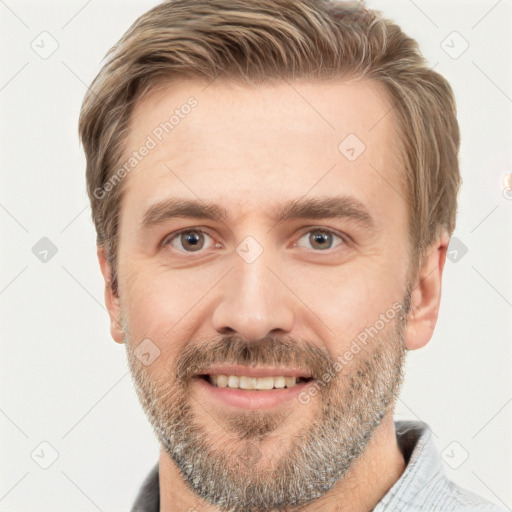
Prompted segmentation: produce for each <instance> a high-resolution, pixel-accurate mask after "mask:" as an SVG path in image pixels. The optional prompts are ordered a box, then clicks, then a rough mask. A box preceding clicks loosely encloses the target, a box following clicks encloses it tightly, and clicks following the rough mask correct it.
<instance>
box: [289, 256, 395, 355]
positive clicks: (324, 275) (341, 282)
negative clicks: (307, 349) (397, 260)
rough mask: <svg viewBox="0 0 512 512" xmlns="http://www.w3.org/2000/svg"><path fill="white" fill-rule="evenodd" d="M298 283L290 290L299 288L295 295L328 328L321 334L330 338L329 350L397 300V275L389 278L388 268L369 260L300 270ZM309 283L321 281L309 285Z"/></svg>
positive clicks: (338, 346)
mask: <svg viewBox="0 0 512 512" xmlns="http://www.w3.org/2000/svg"><path fill="white" fill-rule="evenodd" d="M308 276H309V277H308ZM300 282H301V283H302V284H301V285H300V288H299V281H297V282H296V287H295V288H294V289H295V290H299V289H301V290H302V291H301V292H298V294H299V296H300V297H301V298H302V299H303V301H304V303H305V304H307V305H308V306H309V307H310V308H311V309H313V311H314V312H315V313H317V314H318V315H319V316H320V317H321V318H322V320H323V321H324V322H325V324H326V325H327V326H328V327H329V328H330V330H327V331H326V332H325V335H326V336H327V338H328V339H330V340H331V342H330V343H329V344H330V345H331V349H332V351H333V352H340V351H343V350H345V348H346V346H348V345H350V342H351V341H352V340H353V339H354V338H355V337H356V336H357V335H358V334H359V333H360V332H361V331H363V330H364V329H365V328H367V327H369V326H372V325H374V324H375V322H376V321H377V320H378V319H379V318H380V315H381V314H385V313H386V311H388V310H389V309H392V305H393V303H395V302H396V301H397V300H400V299H401V295H400V287H399V276H395V277H393V274H392V272H390V271H389V268H387V267H386V266H385V265H383V264H382V263H381V264H376V263H375V262H372V261H371V260H370V259H366V260H365V261H363V260H362V261H361V262H357V263H356V262H353V263H351V264H350V265H348V266H347V267H346V268H345V267H339V268H338V269H336V268H332V267H331V268H324V269H322V270H321V271H320V270H319V268H318V267H317V268H316V269H314V270H312V271H311V274H310V275H309V274H308V272H304V271H303V272H302V275H301V280H300ZM305 283H309V284H307V285H305ZM311 283H324V284H323V286H314V287H312V286H311ZM328 339H326V340H325V342H326V344H327V343H328Z"/></svg>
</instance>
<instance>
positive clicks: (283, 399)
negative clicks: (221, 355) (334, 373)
mask: <svg viewBox="0 0 512 512" xmlns="http://www.w3.org/2000/svg"><path fill="white" fill-rule="evenodd" d="M194 380H195V381H196V385H197V386H199V389H200V391H201V392H202V393H204V395H205V396H206V397H207V398H208V399H212V400H216V401H218V402H220V403H222V404H224V405H229V406H232V407H237V408H242V409H270V408H273V407H278V406H280V405H285V404H287V403H290V402H291V401H292V400H294V399H295V400H297V401H298V396H299V394H300V393H301V392H302V391H304V389H305V388H306V386H307V385H308V384H309V381H307V382H301V383H299V384H295V386H293V387H291V388H283V389H268V390H245V389H231V388H228V387H225V388H219V387H217V386H214V385H213V384H210V382H208V380H206V379H203V378H199V377H196V378H195V379H194Z"/></svg>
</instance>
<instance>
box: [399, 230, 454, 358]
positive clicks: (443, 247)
mask: <svg viewBox="0 0 512 512" xmlns="http://www.w3.org/2000/svg"><path fill="white" fill-rule="evenodd" d="M449 241H450V237H449V235H448V233H447V232H443V234H442V235H441V236H440V237H439V238H438V239H437V240H436V241H435V242H434V243H433V244H431V246H430V248H429V250H428V251H427V253H426V254H425V257H424V259H423V262H422V265H421V267H420V269H419V272H418V276H417V277H416V282H415V284H414V288H413V290H412V292H411V309H410V311H409V318H408V324H407V326H406V328H405V346H406V347H407V349H408V350H415V349H417V348H421V347H424V346H425V345H426V344H427V343H428V342H429V341H430V339H431V338H432V334H433V333H434V329H435V326H436V323H437V317H438V315H439V306H440V305H441V280H442V274H443V268H444V263H445V261H446V251H447V249H448V243H449Z"/></svg>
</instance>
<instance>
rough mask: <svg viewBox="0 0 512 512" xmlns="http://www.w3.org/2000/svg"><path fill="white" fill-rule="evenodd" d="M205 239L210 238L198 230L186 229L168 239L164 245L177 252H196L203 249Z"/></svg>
mask: <svg viewBox="0 0 512 512" xmlns="http://www.w3.org/2000/svg"><path fill="white" fill-rule="evenodd" d="M205 237H208V238H210V236H209V235H207V234H206V233H205V232H204V231H201V230H200V229H188V230H185V231H180V232H179V233H176V234H175V235H174V236H172V237H171V238H168V239H167V240H166V241H165V242H164V245H170V246H171V247H172V248H173V249H176V250H177V251H179V252H197V251H200V250H201V249H203V248H204V247H205Z"/></svg>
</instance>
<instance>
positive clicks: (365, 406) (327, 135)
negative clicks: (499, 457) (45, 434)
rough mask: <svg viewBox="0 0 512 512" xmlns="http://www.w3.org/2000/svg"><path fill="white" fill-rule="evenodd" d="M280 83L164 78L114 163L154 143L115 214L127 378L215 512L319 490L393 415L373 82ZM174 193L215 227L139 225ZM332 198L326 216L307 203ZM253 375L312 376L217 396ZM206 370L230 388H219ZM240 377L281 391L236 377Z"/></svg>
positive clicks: (398, 207) (386, 219)
mask: <svg viewBox="0 0 512 512" xmlns="http://www.w3.org/2000/svg"><path fill="white" fill-rule="evenodd" d="M291 85H293V87H292V86H291ZM291 85H289V84H288V83H285V82H283V83H281V84H278V85H272V86H271V85H259V86H255V87H252V88H251V87H234V86H230V85H227V84H225V83H221V82H220V81H216V82H214V83H213V84H211V85H209V86H208V87H207V86H206V85H205V84H204V83H199V82H195V81H190V82H180V83H176V84H174V85H173V86H169V88H167V89H164V90H160V91H159V92H155V93H153V94H152V95H151V96H149V97H148V98H147V99H146V100H144V101H143V102H141V103H140V104H139V106H138V107H137V109H136V110H135V112H134V115H133V118H132V121H131V130H130V134H129V136H128V139H127V148H128V151H127V155H129V154H130V153H131V152H132V151H135V150H138V149H139V148H140V147H141V146H142V145H144V144H145V143H146V142H147V140H148V136H151V138H152V139H153V140H154V141H155V142H156V144H155V145H154V147H152V148H151V149H150V150H149V151H148V154H147V156H145V157H144V158H143V159H142V160H141V161H140V163H138V164H137V167H136V168H135V169H134V170H133V171H131V172H130V174H129V175H128V176H127V178H125V179H126V180H127V181H126V183H125V185H126V190H125V194H124V197H123V201H122V205H121V217H120V229H119V237H120V238H119V260H118V272H119V295H120V300H121V306H122V308H121V310H120V313H121V319H122V326H123V329H124V332H125V338H124V341H125V343H126V349H127V354H128V361H129V364H130V369H131V372H132V375H133V378H134V381H135V386H136V390H137V393H138V396H139V399H140V401H141V404H142V406H143V408H144V411H145V413H146V414H147V416H148V419H149V420H150V422H151V424H152V426H153V428H154V430H155V433H156V434H157V436H158V438H159V441H160V443H161V445H162V447H163V449H164V450H165V451H166V453H167V454H168V455H169V456H170V457H171V458H172V459H173V460H174V462H175V463H176V465H177V467H178V468H179V469H180V471H181V472H182V475H183V477H184V479H185V480H186V481H187V483H188V484H189V485H190V487H191V488H193V489H194V490H195V491H196V493H197V494H198V495H199V496H201V497H203V498H204V499H206V500H207V501H209V502H211V503H212V504H214V505H216V506H218V507H219V508H221V509H225V510H228V509H229V510H268V509H270V508H277V507H280V508H283V507H286V506H292V505H299V504H305V503H308V502H310V501H312V500H313V499H315V498H317V497H319V496H321V495H323V494H324V493H326V492H327V491H328V490H329V489H330V488H332V486H333V485H334V484H335V483H336V482H337V481H339V480H340V479H341V478H343V476H344V475H345V474H346V472H347V470H348V469H349V468H350V467H351V465H352V463H353V462H354V461H355V459H356V458H357V457H358V456H359V455H360V454H361V453H362V452H363V450H364V448H365V447H366V445H367V443H368V440H369V438H370V437H371V435H372V434H373V432H374V431H375V429H376V428H377V427H378V426H379V424H380V422H381V421H382V418H383V417H384V416H385V415H386V414H390V411H391V409H392V405H393V401H394V398H395V397H396V395H397V393H398V390H399V385H400V381H401V378H402V366H403V362H404V353H405V349H404V343H403V330H404V325H405V321H406V316H407V315H406V313H407V309H408V300H409V293H408V289H407V287H408V284H409V283H408V281H407V276H408V274H407V271H408V265H409V258H408V251H409V248H408V242H407V235H406V233H407V219H408V211H407V204H406V202H405V201H404V200H403V199H402V197H403V196H404V195H405V194H404V190H403V186H402V180H401V178H400V176H401V174H400V173H401V172H403V170H402V168H401V167H400V160H399V158H398V156H397V150H396V135H395V125H394V123H395V120H394V117H393V112H392V111H390V103H389V101H388V99H387V96H386V95H385V93H384V91H383V89H381V88H380V86H378V85H377V84H375V83H372V82H363V83H355V82H354V83H352V84H349V83H343V82H342V81H333V82H329V83H327V82H311V83H306V82H297V83H293V84H291ZM190 97H194V98H195V101H197V103H196V104H195V106H194V107H193V108H181V107H182V106H183V105H185V104H187V100H188V99H189V98H190ZM180 108H181V110H180ZM176 109H179V112H178V114H179V115H178V114H177V117H178V118H179V121H176V118H174V120H173V128H172V130H168V131H169V133H165V131H164V132H163V133H162V128H160V130H158V127H159V126H160V123H162V122H164V121H166V120H169V118H170V117H171V115H172V114H173V113H174V112H175V110H176ZM184 112H187V113H186V114H184ZM155 130H156V131H155ZM155 134H159V136H160V138H161V141H159V140H158V137H157V135H155ZM350 134H353V135H350ZM347 137H348V138H347ZM356 137H357V138H356ZM363 144H364V146H363ZM150 145H152V144H150ZM363 149H364V151H363ZM171 198H172V199H175V200H182V201H196V202H198V203H199V204H200V205H205V204H215V205H218V206H219V207H220V209H221V210H222V211H223V212H224V213H225V216H224V217H223V218H213V217H211V216H207V217H202V218H195V217H192V216H187V217H176V216H174V217H168V216H167V215H166V213H165V212H166V211H167V209H166V207H165V206H163V207H161V208H159V209H153V214H152V215H148V214H147V212H148V211H149V209H150V208H151V207H152V206H153V205H155V204H156V203H160V202H161V201H165V200H168V199H171ZM330 198H334V199H332V200H331V205H330V206H331V208H330V209H329V211H330V212H331V213H332V212H333V211H334V210H335V213H336V215H335V216H332V215H331V214H330V213H329V212H328V211H323V210H324V207H323V206H322V205H320V204H319V201H322V200H324V201H325V200H329V199H330ZM290 201H295V202H296V203H295V209H293V210H292V209H290V208H288V207H289V206H290V204H289V202H290ZM308 201H309V202H310V204H309V208H308V211H304V209H302V210H301V209H300V208H298V205H301V204H302V203H306V202H308ZM315 201H317V202H316V203H315ZM315 205H316V209H315V208H312V206H315ZM167 206H168V205H167ZM324 206H325V204H324ZM207 211H209V212H211V211H212V209H211V208H210V209H208V210H207ZM287 212H288V215H286V213H287ZM278 214H280V217H279V219H278V218H277V216H278ZM292 214H293V215H292ZM144 219H146V220H147V221H148V222H146V223H145V224H144V223H143V220H144ZM183 230H188V232H183ZM178 231H180V232H181V233H180V234H177V233H178ZM397 304H398V307H397ZM400 307H402V310H401V311H400ZM363 332H364V333H366V337H365V336H364V335H363V334H362V333H363ZM143 340H146V341H144V343H145V345H141V347H146V348H145V350H143V351H142V352H143V354H142V355H141V354H140V353H139V352H140V350H139V351H137V346H138V345H139V344H140V343H141V342H143ZM147 340H150V341H147ZM156 347H157V348H156ZM134 350H135V351H136V352H135V353H134V352H133V351H134ZM144 353H145V354H146V355H144ZM148 354H149V355H148ZM350 354H352V356H350ZM156 356H157V357H156ZM155 357H156V358H155ZM336 361H337V362H338V365H335V363H336ZM148 362H151V364H147V363H148ZM228 364H229V365H233V366H232V367H231V368H222V365H224V366H225V365H228ZM240 367H242V368H240ZM244 367H245V369H244ZM264 370H268V371H267V376H268V374H270V375H271V376H275V377H279V376H286V375H287V371H290V372H291V373H293V371H294V370H295V373H296V375H297V376H302V377H308V378H309V380H308V381H307V382H303V383H300V382H299V383H298V384H295V385H293V380H291V381H290V380H289V379H286V383H287V384H288V385H289V386H290V387H289V388H284V389H269V390H246V389H231V387H230V386H231V385H233V386H235V385H236V380H237V379H236V378H233V376H235V377H236V376H239V375H249V376H250V375H251V372H253V373H254V372H256V371H263V373H264ZM327 372H330V373H331V377H326V373H327ZM213 373H217V374H218V373H220V374H225V375H228V376H229V375H231V376H232V377H229V381H228V382H229V385H228V387H218V386H214V385H213V384H212V383H211V382H210V381H209V379H210V377H209V376H210V375H211V374H213ZM254 375H256V376H257V374H256V373H254ZM260 376H262V374H260ZM242 381H243V384H242ZM254 382H257V383H258V385H262V386H269V385H270V386H277V387H279V386H282V383H283V380H282V379H276V380H272V379H270V380H269V379H268V378H267V379H265V380H262V381H253V380H252V379H249V380H246V379H239V380H238V384H239V385H240V384H242V385H243V386H245V385H246V384H247V383H249V384H250V383H254ZM218 383H220V384H221V385H225V379H224V378H223V377H219V378H218ZM269 383H270V384H269ZM313 388H314V389H316V391H314V390H313Z"/></svg>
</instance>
